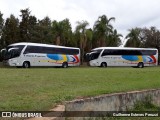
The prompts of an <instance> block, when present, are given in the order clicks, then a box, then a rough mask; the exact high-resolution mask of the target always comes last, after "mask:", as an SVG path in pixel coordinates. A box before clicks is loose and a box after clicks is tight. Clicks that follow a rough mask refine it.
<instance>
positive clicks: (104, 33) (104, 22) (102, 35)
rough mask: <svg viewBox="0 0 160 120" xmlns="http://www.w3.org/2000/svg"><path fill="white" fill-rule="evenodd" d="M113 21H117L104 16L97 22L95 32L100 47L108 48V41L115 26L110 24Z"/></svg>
mask: <svg viewBox="0 0 160 120" xmlns="http://www.w3.org/2000/svg"><path fill="white" fill-rule="evenodd" d="M112 20H115V18H114V17H111V18H109V19H108V18H107V16H106V15H102V16H100V17H99V18H98V20H97V21H96V22H95V24H94V27H93V30H94V35H95V39H96V41H97V43H98V46H106V42H107V41H106V40H107V39H108V37H109V35H110V34H111V33H112V29H113V26H112V25H111V24H110V22H111V21H112Z"/></svg>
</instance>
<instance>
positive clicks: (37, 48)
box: [24, 46, 79, 55]
mask: <svg viewBox="0 0 160 120" xmlns="http://www.w3.org/2000/svg"><path fill="white" fill-rule="evenodd" d="M26 53H47V54H66V55H67V54H69V55H77V54H79V49H71V48H56V47H41V46H27V48H26V50H25V52H24V54H26Z"/></svg>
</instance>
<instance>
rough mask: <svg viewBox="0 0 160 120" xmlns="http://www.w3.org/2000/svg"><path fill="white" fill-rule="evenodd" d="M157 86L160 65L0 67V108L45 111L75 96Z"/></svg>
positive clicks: (2, 109) (159, 82) (158, 84)
mask: <svg viewBox="0 0 160 120" xmlns="http://www.w3.org/2000/svg"><path fill="white" fill-rule="evenodd" d="M152 88H160V67H145V68H143V69H138V68H131V67H113V68H112V67H109V68H99V67H81V68H80V67H77V68H67V69H63V68H30V69H22V68H20V69H18V68H0V111H4V110H8V111H11V110H13V111H15V110H21V111H22V110H49V109H51V108H53V107H54V106H55V105H56V104H57V103H61V102H63V101H65V100H72V99H74V98H77V97H78V98H79V97H87V96H96V95H100V94H106V93H113V92H122V91H132V90H142V89H152Z"/></svg>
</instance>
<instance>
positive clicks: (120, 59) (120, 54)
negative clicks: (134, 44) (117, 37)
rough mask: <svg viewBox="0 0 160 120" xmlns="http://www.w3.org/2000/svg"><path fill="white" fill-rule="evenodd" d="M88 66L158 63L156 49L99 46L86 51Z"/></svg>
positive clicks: (151, 64) (153, 64) (140, 65)
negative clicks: (88, 51)
mask: <svg viewBox="0 0 160 120" xmlns="http://www.w3.org/2000/svg"><path fill="white" fill-rule="evenodd" d="M86 55H87V59H88V60H89V65H90V66H100V67H107V66H133V67H138V68H143V67H144V66H155V65H158V50H157V49H155V48H127V47H124V48H121V47H99V48H95V49H93V50H91V52H90V53H87V54H86Z"/></svg>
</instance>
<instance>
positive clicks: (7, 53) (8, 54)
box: [1, 45, 24, 60]
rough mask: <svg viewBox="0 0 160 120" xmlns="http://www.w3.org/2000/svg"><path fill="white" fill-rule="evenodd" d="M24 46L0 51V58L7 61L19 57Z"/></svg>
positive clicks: (10, 47)
mask: <svg viewBox="0 0 160 120" xmlns="http://www.w3.org/2000/svg"><path fill="white" fill-rule="evenodd" d="M23 48H24V45H18V46H8V47H7V48H6V49H3V50H2V51H1V56H2V59H3V60H8V59H11V58H15V57H19V56H20V53H21V51H22V49H23Z"/></svg>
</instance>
